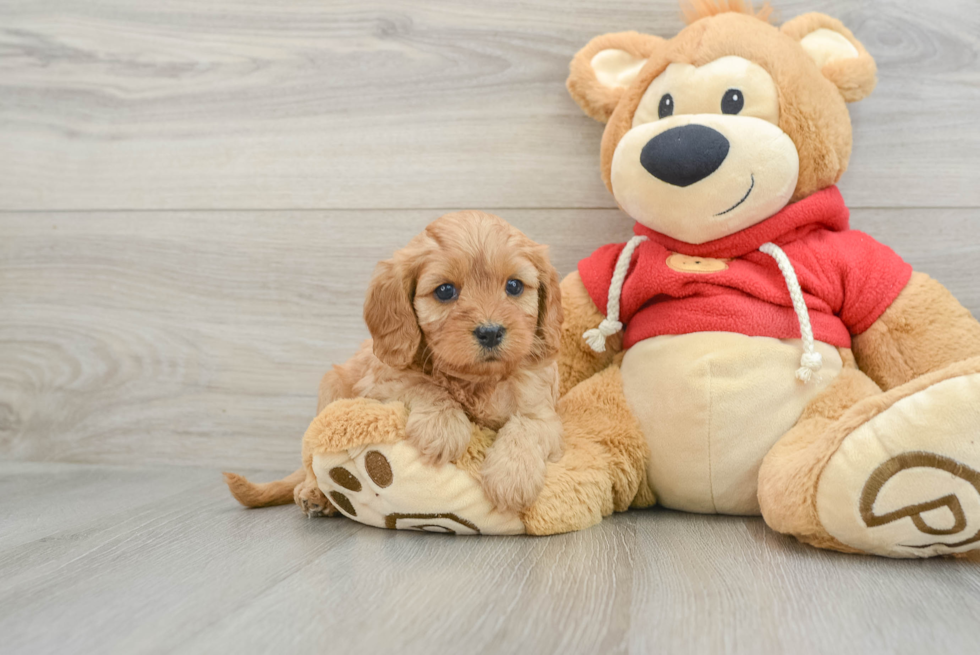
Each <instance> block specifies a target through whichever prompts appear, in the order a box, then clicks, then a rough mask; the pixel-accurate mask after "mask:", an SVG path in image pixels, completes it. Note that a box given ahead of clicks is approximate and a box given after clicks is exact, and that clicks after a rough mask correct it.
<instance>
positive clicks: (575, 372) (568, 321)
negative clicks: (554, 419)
mask: <svg viewBox="0 0 980 655" xmlns="http://www.w3.org/2000/svg"><path fill="white" fill-rule="evenodd" d="M561 304H562V310H564V313H565V322H564V323H563V324H562V327H561V348H560V349H559V351H558V373H559V376H560V379H561V382H560V384H561V386H560V394H561V395H562V396H564V395H565V393H566V392H568V391H569V390H570V389H571V388H572V387H574V386H575V385H577V384H578V383H579V382H581V381H582V380H585V379H587V378H590V377H592V376H593V375H594V374H596V373H598V372H599V371H601V370H603V369H604V368H606V367H607V366H609V365H610V364H611V363H612V361H613V358H614V357H615V356H616V354H617V353H619V352H620V351H621V350H622V349H623V335H622V333H621V332H620V333H617V334H614V335H612V336H610V337H609V338H607V339H606V351H605V352H602V353H597V352H595V351H594V350H592V349H591V348H590V347H589V344H587V343H586V342H585V339H584V338H582V335H583V334H584V333H585V331H586V330H589V329H592V328H594V327H595V326H597V325H599V323H601V322H602V319H604V318H605V316H603V314H602V312H600V311H599V309H598V308H597V307H596V306H595V303H593V302H592V298H590V297H589V292H588V291H586V289H585V285H584V284H583V283H582V277H581V276H580V275H579V272H578V271H574V272H572V273H569V274H568V276H567V277H566V278H565V279H564V280H562V283H561Z"/></svg>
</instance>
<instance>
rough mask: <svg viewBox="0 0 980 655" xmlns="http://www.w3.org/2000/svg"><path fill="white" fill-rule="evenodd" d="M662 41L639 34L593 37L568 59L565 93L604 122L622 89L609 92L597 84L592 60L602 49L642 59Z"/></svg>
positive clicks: (589, 113)
mask: <svg viewBox="0 0 980 655" xmlns="http://www.w3.org/2000/svg"><path fill="white" fill-rule="evenodd" d="M663 42H664V40H663V39H661V38H660V37H657V36H649V35H647V34H640V33H639V32H619V33H616V34H603V35H602V36H597V37H596V38H594V39H592V40H591V41H589V43H588V45H586V46H585V47H584V48H582V49H581V50H580V51H579V52H578V54H576V55H575V58H574V59H572V63H571V66H570V69H571V74H570V75H569V76H568V81H567V82H566V86H567V87H568V92H569V93H570V94H571V95H572V97H573V98H575V101H576V102H577V103H578V104H579V106H580V107H581V108H582V109H583V110H584V111H585V113H586V114H588V115H589V116H590V117H592V118H594V119H595V120H597V121H599V122H600V123H605V122H606V121H607V120H609V116H610V115H611V114H612V113H613V110H614V109H616V105H617V104H618V103H619V100H620V98H621V97H622V95H623V92H624V91H625V89H623V88H615V89H610V88H609V87H606V86H603V85H602V84H600V83H599V81H598V80H597V79H596V76H595V72H594V71H593V70H592V64H591V62H592V58H593V57H595V55H596V54H597V53H599V52H600V51H602V50H609V49H616V50H623V51H625V52H628V53H630V54H631V55H633V56H635V57H639V58H642V59H646V58H648V57H650V56H651V55H652V54H653V53H654V52H655V51H656V50H657V49H658V48H660V47H662V44H663Z"/></svg>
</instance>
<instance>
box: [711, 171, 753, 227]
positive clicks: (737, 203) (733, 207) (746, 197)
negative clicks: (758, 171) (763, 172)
mask: <svg viewBox="0 0 980 655" xmlns="http://www.w3.org/2000/svg"><path fill="white" fill-rule="evenodd" d="M751 175H752V184H751V186H749V190H748V191H746V192H745V195H744V196H742V199H741V200H739V201H738V202H736V203H735V204H734V205H732V206H731V207H729V208H728V209H726V210H725V211H723V212H720V213H718V214H715V216H724V215H725V214H727V213H728V212H731V211H735V209H736V208H737V207H738V206H739V205H741V204H742V203H743V202H745V201H746V200H748V199H749V194H751V193H752V189H754V188H755V173H752V174H751Z"/></svg>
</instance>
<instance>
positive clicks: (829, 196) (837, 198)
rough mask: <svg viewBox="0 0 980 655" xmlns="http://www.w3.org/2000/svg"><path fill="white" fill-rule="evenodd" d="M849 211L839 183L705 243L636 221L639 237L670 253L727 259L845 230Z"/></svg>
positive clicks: (635, 230)
mask: <svg viewBox="0 0 980 655" xmlns="http://www.w3.org/2000/svg"><path fill="white" fill-rule="evenodd" d="M849 219H850V212H849V211H848V209H847V205H845V204H844V198H843V196H841V193H840V191H839V190H838V189H837V187H836V186H831V187H827V188H826V189H823V190H822V191H818V192H816V193H814V194H813V195H811V196H808V197H806V198H804V199H803V200H800V201H799V202H794V203H792V204H789V205H786V206H785V207H783V208H782V209H781V210H779V211H778V212H777V213H775V214H773V215H772V216H770V217H769V218H767V219H765V220H763V221H761V222H760V223H756V224H755V225H753V226H752V227H749V228H746V229H744V230H741V231H739V232H736V233H735V234H730V235H729V236H727V237H722V238H721V239H715V240H714V241H708V242H706V243H700V244H693V243H685V242H684V241H678V240H677V239H672V238H671V237H669V236H667V235H665V234H661V233H660V232H656V231H654V230H651V229H650V228H648V227H646V226H644V225H641V224H639V223H637V224H636V225H635V226H634V227H633V233H634V234H636V236H642V237H646V238H647V239H649V240H650V241H653V242H654V243H658V244H660V245H661V246H663V247H664V248H666V249H667V250H669V251H671V252H677V253H680V254H682V255H690V256H692V257H713V258H717V259H727V258H734V257H741V256H743V255H747V254H748V253H750V252H753V251H756V250H758V249H759V248H760V247H761V246H762V244H764V243H775V244H776V245H777V246H781V245H783V244H786V243H790V242H792V241H796V240H798V239H800V238H802V237H804V236H806V234H807V233H809V232H812V231H814V230H830V231H831V232H844V231H846V230H847V229H849V227H850V224H849Z"/></svg>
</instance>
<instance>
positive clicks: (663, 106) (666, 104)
mask: <svg viewBox="0 0 980 655" xmlns="http://www.w3.org/2000/svg"><path fill="white" fill-rule="evenodd" d="M658 113H659V114H660V118H667V117H668V116H673V115H674V96H672V95H670V94H669V93H665V94H664V97H663V98H661V99H660V107H659V108H658Z"/></svg>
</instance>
